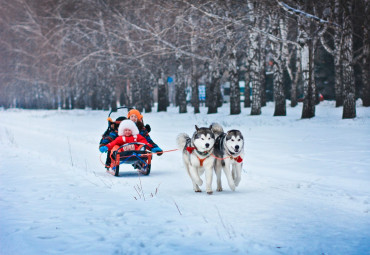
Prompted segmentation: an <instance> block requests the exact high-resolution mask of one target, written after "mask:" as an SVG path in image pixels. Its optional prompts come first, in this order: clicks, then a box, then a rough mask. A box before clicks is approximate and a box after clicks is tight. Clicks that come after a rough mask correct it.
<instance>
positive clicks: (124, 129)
mask: <svg viewBox="0 0 370 255" xmlns="http://www.w3.org/2000/svg"><path fill="white" fill-rule="evenodd" d="M118 135H119V136H118V137H117V138H116V139H115V140H114V141H112V142H110V143H108V144H106V145H104V146H101V147H100V148H99V150H100V152H102V153H103V152H108V151H110V152H111V153H110V154H111V155H110V157H112V158H113V159H115V158H114V153H113V152H115V151H117V149H118V148H119V147H120V146H121V145H124V144H128V143H136V142H138V143H144V144H146V145H148V146H149V148H151V149H152V148H153V147H152V145H151V144H150V143H148V142H147V140H146V139H145V138H144V137H143V136H141V135H140V134H139V129H138V128H137V127H136V125H135V123H134V122H133V121H131V120H127V119H126V120H123V121H122V122H121V124H120V125H119V128H118ZM140 146H141V145H139V144H129V145H127V146H124V147H122V148H121V149H122V151H127V154H125V156H129V155H130V153H131V151H135V150H140ZM108 156H109V155H108Z"/></svg>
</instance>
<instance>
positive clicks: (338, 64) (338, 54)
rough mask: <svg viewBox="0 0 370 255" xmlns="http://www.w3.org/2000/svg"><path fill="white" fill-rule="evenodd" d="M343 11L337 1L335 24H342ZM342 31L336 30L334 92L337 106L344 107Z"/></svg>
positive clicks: (335, 5) (338, 0)
mask: <svg viewBox="0 0 370 255" xmlns="http://www.w3.org/2000/svg"><path fill="white" fill-rule="evenodd" d="M342 16H343V9H342V5H341V1H340V0H335V3H334V22H335V23H336V24H341V23H342V20H341V18H342ZM342 32H343V30H342V29H339V28H337V29H335V30H334V51H333V55H334V73H335V80H334V90H335V106H336V107H339V106H342V105H343V83H342V81H343V77H342Z"/></svg>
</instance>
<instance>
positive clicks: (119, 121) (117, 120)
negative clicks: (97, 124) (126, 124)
mask: <svg viewBox="0 0 370 255" xmlns="http://www.w3.org/2000/svg"><path fill="white" fill-rule="evenodd" d="M125 119H126V117H124V116H121V117H118V118H117V119H116V121H115V122H114V123H116V124H120V123H121V121H122V120H125Z"/></svg>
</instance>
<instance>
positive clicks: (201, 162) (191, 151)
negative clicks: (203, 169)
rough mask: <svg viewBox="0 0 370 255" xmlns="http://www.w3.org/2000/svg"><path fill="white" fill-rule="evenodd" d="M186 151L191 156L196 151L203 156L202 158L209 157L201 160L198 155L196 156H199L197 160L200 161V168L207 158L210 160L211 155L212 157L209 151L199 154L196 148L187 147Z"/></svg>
mask: <svg viewBox="0 0 370 255" xmlns="http://www.w3.org/2000/svg"><path fill="white" fill-rule="evenodd" d="M186 150H187V151H188V152H189V153H190V154H191V153H193V151H194V150H195V151H196V152H197V153H198V154H199V155H201V156H207V157H205V158H202V159H201V158H199V157H198V155H196V156H197V158H198V160H199V164H200V166H203V162H204V160H206V158H208V157H209V155H211V154H209V151H207V152H199V151H198V150H197V148H195V147H186ZM207 154H208V155H207Z"/></svg>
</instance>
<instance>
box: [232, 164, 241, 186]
mask: <svg viewBox="0 0 370 255" xmlns="http://www.w3.org/2000/svg"><path fill="white" fill-rule="evenodd" d="M242 168H243V163H236V164H235V165H234V167H233V172H234V182H235V186H238V185H239V183H240V181H241V178H242ZM234 170H235V171H234Z"/></svg>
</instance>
